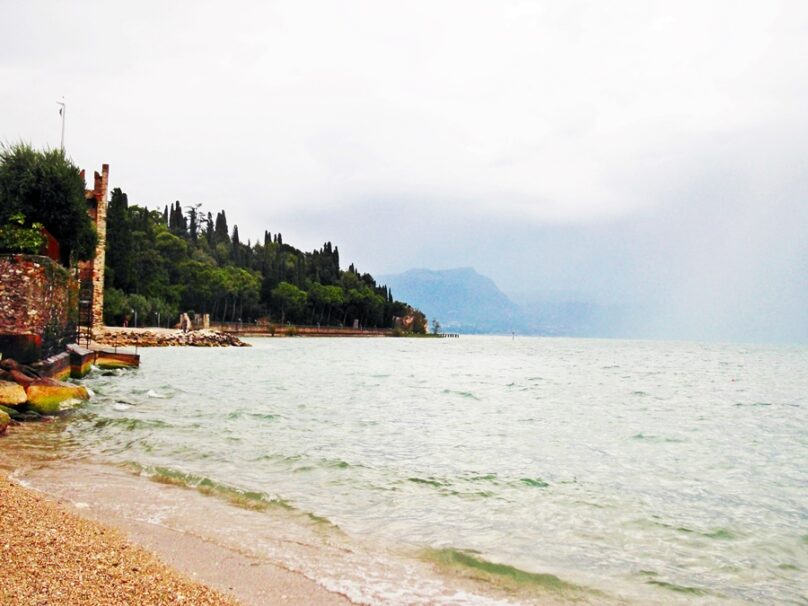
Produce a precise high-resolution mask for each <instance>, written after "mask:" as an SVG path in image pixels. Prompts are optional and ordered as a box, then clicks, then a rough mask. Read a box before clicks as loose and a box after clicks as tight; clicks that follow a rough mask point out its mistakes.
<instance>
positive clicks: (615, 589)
mask: <svg viewBox="0 0 808 606" xmlns="http://www.w3.org/2000/svg"><path fill="white" fill-rule="evenodd" d="M252 344H253V347H252V348H248V349H146V350H141V355H142V367H141V368H140V370H138V371H135V372H124V373H119V374H115V375H110V376H104V375H102V374H100V373H95V374H94V375H93V376H92V378H90V379H89V380H88V381H87V384H88V385H89V386H90V387H91V388H92V389H93V390H94V391H95V393H96V397H95V398H94V399H93V401H92V403H91V404H89V405H88V406H86V407H85V408H84V409H83V410H82V411H80V412H79V413H77V414H75V415H74V417H73V419H72V420H71V421H70V422H69V423H67V424H65V426H64V429H63V431H61V432H60V433H59V434H58V436H59V439H60V441H61V443H62V444H63V447H64V448H66V449H67V450H69V452H71V453H72V455H73V456H74V457H85V456H86V457H91V458H93V460H100V461H108V462H116V463H129V464H135V465H136V467H137V469H140V470H143V473H145V474H156V475H158V476H162V477H164V478H165V477H173V478H174V479H175V480H176V481H178V482H185V483H188V484H199V483H200V482H202V483H207V485H209V486H215V487H223V491H236V493H239V494H243V495H246V496H245V498H246V499H248V500H254V501H256V502H265V503H270V504H281V505H282V506H283V507H288V508H290V509H294V510H296V511H301V512H307V513H308V514H310V515H311V516H313V519H318V520H324V521H326V520H327V522H328V523H329V524H331V525H334V526H335V527H338V528H339V529H341V532H342V533H344V534H345V535H347V536H348V537H356V538H357V539H369V540H373V541H374V542H376V543H378V544H381V545H387V546H395V547H396V548H399V547H401V548H404V547H406V548H407V549H409V550H410V551H411V552H413V553H415V552H418V551H419V550H426V549H431V550H432V551H428V552H424V553H431V554H447V553H448V554H462V553H465V554H473V562H479V561H490V562H496V563H499V564H503V565H506V566H508V567H510V570H513V569H516V570H518V571H525V572H531V573H540V574H548V575H554V577H558V578H559V579H561V580H563V581H564V582H570V583H576V584H580V585H584V586H586V587H591V588H593V589H597V590H602V591H606V592H609V593H610V594H612V595H615V594H616V595H618V596H623V597H627V598H631V599H633V600H639V601H645V600H646V599H647V600H650V601H658V602H661V603H665V602H667V601H669V600H680V601H682V600H684V601H694V602H704V603H714V602H722V601H727V602H731V601H740V602H759V603H771V602H780V603H802V604H805V603H808V370H806V369H808V349H806V348H799V347H793V348H789V347H762V346H737V345H698V344H682V343H653V342H621V341H605V340H604V341H599V340H567V339H539V338H516V339H510V338H497V337H463V338H461V339H446V340H425V339H263V340H258V339H256V340H253V341H252ZM54 439H55V438H54ZM230 523H232V524H234V525H236V524H238V516H237V515H236V514H235V513H234V516H233V518H232V520H231V522H230ZM460 550H463V551H460ZM453 557H454V556H453ZM453 561H457V562H459V563H460V565H469V566H471V565H473V562H472V563H471V564H470V563H469V562H468V561H466V560H463V559H462V557H461V558H460V559H459V560H458V559H457V558H454V560H453ZM638 596H639V597H638ZM403 601H406V600H403Z"/></svg>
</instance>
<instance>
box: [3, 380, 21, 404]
mask: <svg viewBox="0 0 808 606" xmlns="http://www.w3.org/2000/svg"><path fill="white" fill-rule="evenodd" d="M27 399H28V398H27V397H26V396H25V388H24V387H23V386H22V385H20V384H18V383H13V382H11V381H0V404H2V405H4V406H17V405H18V404H24V403H25V401H26V400H27Z"/></svg>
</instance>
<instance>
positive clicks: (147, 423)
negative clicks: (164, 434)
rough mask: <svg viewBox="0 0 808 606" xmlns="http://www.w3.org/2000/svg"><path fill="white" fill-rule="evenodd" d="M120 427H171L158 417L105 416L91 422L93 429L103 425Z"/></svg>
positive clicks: (100, 427) (130, 428) (129, 428)
mask: <svg viewBox="0 0 808 606" xmlns="http://www.w3.org/2000/svg"><path fill="white" fill-rule="evenodd" d="M109 426H112V427H122V428H124V429H128V430H130V431H131V430H133V429H154V428H157V427H172V425H170V424H169V423H166V422H165V421H160V420H159V419H132V418H128V417H106V418H101V419H96V420H95V421H94V422H93V427H94V428H95V429H102V428H104V427H109Z"/></svg>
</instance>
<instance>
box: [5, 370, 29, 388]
mask: <svg viewBox="0 0 808 606" xmlns="http://www.w3.org/2000/svg"><path fill="white" fill-rule="evenodd" d="M8 374H9V375H10V376H11V380H12V381H14V382H15V383H19V384H20V385H22V386H23V387H28V386H29V385H30V384H31V383H33V382H34V380H35V379H34V378H33V377H29V376H28V375H26V374H25V373H23V372H20V371H19V370H12V371H11V372H9V373H8Z"/></svg>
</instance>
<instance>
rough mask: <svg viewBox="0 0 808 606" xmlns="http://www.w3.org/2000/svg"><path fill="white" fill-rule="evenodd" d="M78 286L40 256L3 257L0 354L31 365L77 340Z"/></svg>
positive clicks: (0, 265)
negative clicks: (74, 338) (74, 339)
mask: <svg viewBox="0 0 808 606" xmlns="http://www.w3.org/2000/svg"><path fill="white" fill-rule="evenodd" d="M77 320H78V282H77V281H76V280H75V279H74V278H73V276H71V274H70V272H69V271H68V270H67V269H66V268H64V267H63V266H61V265H60V264H58V263H56V262H54V261H52V260H51V259H49V258H47V257H42V256H39V255H23V254H7V255H0V353H2V355H3V357H4V358H7V357H13V358H14V359H16V360H17V361H18V362H22V363H31V362H35V361H37V360H40V359H42V358H45V357H47V356H49V355H51V354H53V353H58V352H60V351H62V350H63V349H64V346H65V345H66V344H67V343H68V342H70V341H71V340H72V339H73V337H74V336H75V331H76V322H77Z"/></svg>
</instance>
